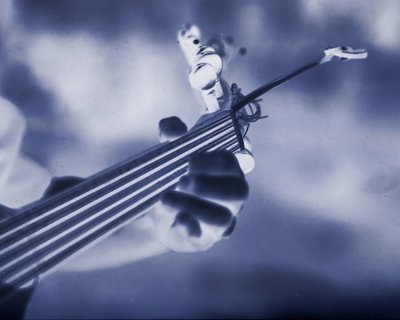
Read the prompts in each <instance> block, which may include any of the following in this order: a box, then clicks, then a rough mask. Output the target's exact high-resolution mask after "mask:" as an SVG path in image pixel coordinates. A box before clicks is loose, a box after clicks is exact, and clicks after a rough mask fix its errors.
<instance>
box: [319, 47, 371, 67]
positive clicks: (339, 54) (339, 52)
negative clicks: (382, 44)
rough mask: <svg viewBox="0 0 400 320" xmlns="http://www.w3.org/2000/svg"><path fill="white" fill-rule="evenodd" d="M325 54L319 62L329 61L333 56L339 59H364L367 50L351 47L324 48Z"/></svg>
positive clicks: (366, 55)
mask: <svg viewBox="0 0 400 320" xmlns="http://www.w3.org/2000/svg"><path fill="white" fill-rule="evenodd" d="M324 54H325V56H324V57H323V58H322V60H321V63H325V62H328V61H331V60H332V59H334V58H337V59H340V60H346V61H347V60H358V59H366V58H367V57H368V52H367V50H365V49H353V48H351V47H346V46H342V47H336V48H329V47H328V49H326V50H324Z"/></svg>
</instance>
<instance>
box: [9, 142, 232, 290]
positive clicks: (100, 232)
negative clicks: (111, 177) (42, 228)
mask: <svg viewBox="0 0 400 320" xmlns="http://www.w3.org/2000/svg"><path fill="white" fill-rule="evenodd" d="M235 144H236V146H234V147H233V148H231V149H230V147H231V146H232V145H235ZM220 149H228V150H229V149H230V151H232V152H236V151H237V150H239V149H240V147H239V145H238V144H237V141H235V140H234V141H233V142H229V143H227V144H225V145H223V146H222V147H220ZM162 184H163V185H164V186H165V183H162ZM175 185H176V183H173V184H172V185H170V186H167V187H166V188H164V189H163V190H162V191H160V192H159V193H157V194H156V195H154V196H152V197H150V198H149V199H147V200H145V201H144V202H143V203H141V204H140V205H138V206H137V207H135V208H134V209H132V210H129V211H128V212H126V213H125V214H124V215H122V216H120V217H118V218H117V219H114V220H113V221H111V222H109V223H108V224H106V225H104V226H102V227H100V228H98V229H97V230H95V231H94V232H92V233H91V234H89V235H87V236H86V237H84V238H82V239H80V240H79V241H78V242H76V243H74V244H72V245H70V246H69V247H67V248H65V249H63V250H62V251H61V252H59V253H57V254H56V255H55V256H53V257H51V258H49V259H48V260H46V261H43V262H41V263H40V264H38V265H37V266H35V267H34V268H32V269H31V270H27V271H25V272H23V273H22V274H19V275H18V276H17V277H15V278H14V279H12V281H11V282H10V283H11V284H12V285H15V286H21V285H23V284H25V283H27V282H29V281H30V280H32V279H34V278H35V277H37V276H38V275H40V274H42V273H44V272H46V271H47V270H49V269H51V268H52V267H53V266H54V265H56V264H58V263H59V262H61V261H63V260H64V259H66V258H67V257H69V256H71V255H72V254H74V253H75V252H77V251H79V250H80V249H81V248H83V247H85V246H87V245H88V244H89V243H91V242H93V241H95V240H96V239H98V238H100V237H101V236H104V235H106V234H107V233H108V232H110V231H113V230H114V229H115V228H117V227H118V226H120V225H122V224H125V223H127V222H129V221H131V220H132V219H133V218H135V217H138V216H140V215H138V213H140V212H143V211H144V210H146V209H147V208H148V207H150V206H152V205H153V204H154V203H155V202H157V201H158V200H159V198H160V196H161V195H162V194H163V192H164V191H165V190H166V189H170V188H173V187H175Z"/></svg>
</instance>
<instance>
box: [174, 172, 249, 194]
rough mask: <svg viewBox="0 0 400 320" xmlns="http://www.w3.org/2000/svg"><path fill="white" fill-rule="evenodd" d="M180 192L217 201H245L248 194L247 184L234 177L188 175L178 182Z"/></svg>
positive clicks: (241, 179)
mask: <svg viewBox="0 0 400 320" xmlns="http://www.w3.org/2000/svg"><path fill="white" fill-rule="evenodd" d="M179 188H180V189H181V190H182V191H186V192H190V193H195V194H196V195H198V196H201V197H209V198H216V199H219V200H245V199H246V198H247V196H248V194H249V187H248V184H247V182H246V181H245V180H244V179H243V178H241V177H236V176H226V177H223V176H221V177H216V176H210V175H208V174H188V175H186V176H183V177H182V178H181V179H180V181H179Z"/></svg>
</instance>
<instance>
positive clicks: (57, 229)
mask: <svg viewBox="0 0 400 320" xmlns="http://www.w3.org/2000/svg"><path fill="white" fill-rule="evenodd" d="M232 134H234V131H232V132H231V133H230V135H231V136H232ZM216 137H218V136H216ZM224 138H225V136H222V138H220V139H219V140H217V141H216V142H218V141H220V140H221V139H224ZM192 155H193V154H189V155H188V156H186V157H185V158H183V159H180V160H179V161H175V162H174V163H172V164H171V165H169V166H167V167H165V168H163V169H161V170H158V171H157V172H155V173H154V174H153V175H151V176H149V177H147V178H145V179H142V180H141V181H139V182H137V183H136V184H134V185H133V186H131V187H130V188H127V189H124V190H122V191H121V192H119V193H117V194H116V195H114V196H111V197H107V198H106V199H105V200H103V201H102V202H100V203H98V204H96V205H95V206H93V207H92V208H89V209H88V210H86V211H83V212H81V213H80V214H79V215H75V216H73V217H72V218H70V219H68V220H66V221H63V222H62V223H60V224H56V225H55V226H52V228H51V229H49V230H47V231H46V232H45V233H42V234H40V235H39V236H36V237H35V238H32V234H30V239H29V241H27V242H24V243H22V244H20V245H19V246H17V247H15V248H13V249H12V250H9V251H8V252H6V253H3V254H2V255H0V259H1V260H0V261H1V264H2V265H6V264H7V263H8V262H9V261H11V260H12V259H14V258H16V257H18V256H21V255H22V254H24V253H28V252H29V251H30V250H32V249H34V248H35V247H36V246H38V245H41V244H42V243H44V242H46V241H48V240H49V239H54V237H55V235H59V234H60V233H62V232H64V231H66V230H69V229H71V228H74V227H75V226H77V225H79V223H81V222H82V221H84V220H86V219H87V218H93V217H95V216H96V215H98V214H100V213H101V212H102V211H103V209H105V208H107V207H110V205H111V206H115V205H117V204H118V203H119V202H121V200H124V201H125V200H126V199H132V198H133V195H135V191H137V190H139V189H140V187H141V186H142V185H149V184H150V183H151V182H152V181H156V180H157V179H159V178H161V177H162V176H163V175H166V174H167V173H169V172H172V171H173V170H175V169H177V168H178V167H179V166H181V165H182V164H184V163H186V162H187V161H188V158H189V157H191V156H192ZM123 196H125V197H123ZM141 196H143V195H141ZM40 231H42V230H40Z"/></svg>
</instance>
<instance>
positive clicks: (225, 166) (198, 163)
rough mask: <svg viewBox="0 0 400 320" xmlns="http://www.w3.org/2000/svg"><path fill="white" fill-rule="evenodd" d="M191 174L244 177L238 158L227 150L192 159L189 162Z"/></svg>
mask: <svg viewBox="0 0 400 320" xmlns="http://www.w3.org/2000/svg"><path fill="white" fill-rule="evenodd" d="M189 172H191V173H195V174H201V173H204V174H208V175H217V176H220V175H233V176H237V177H243V176H244V175H243V172H242V170H241V169H240V166H239V163H238V161H237V159H236V157H235V156H234V155H233V154H232V153H231V152H229V151H225V150H220V151H212V152H207V153H204V154H201V155H196V156H194V157H192V158H191V159H190V162H189Z"/></svg>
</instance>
